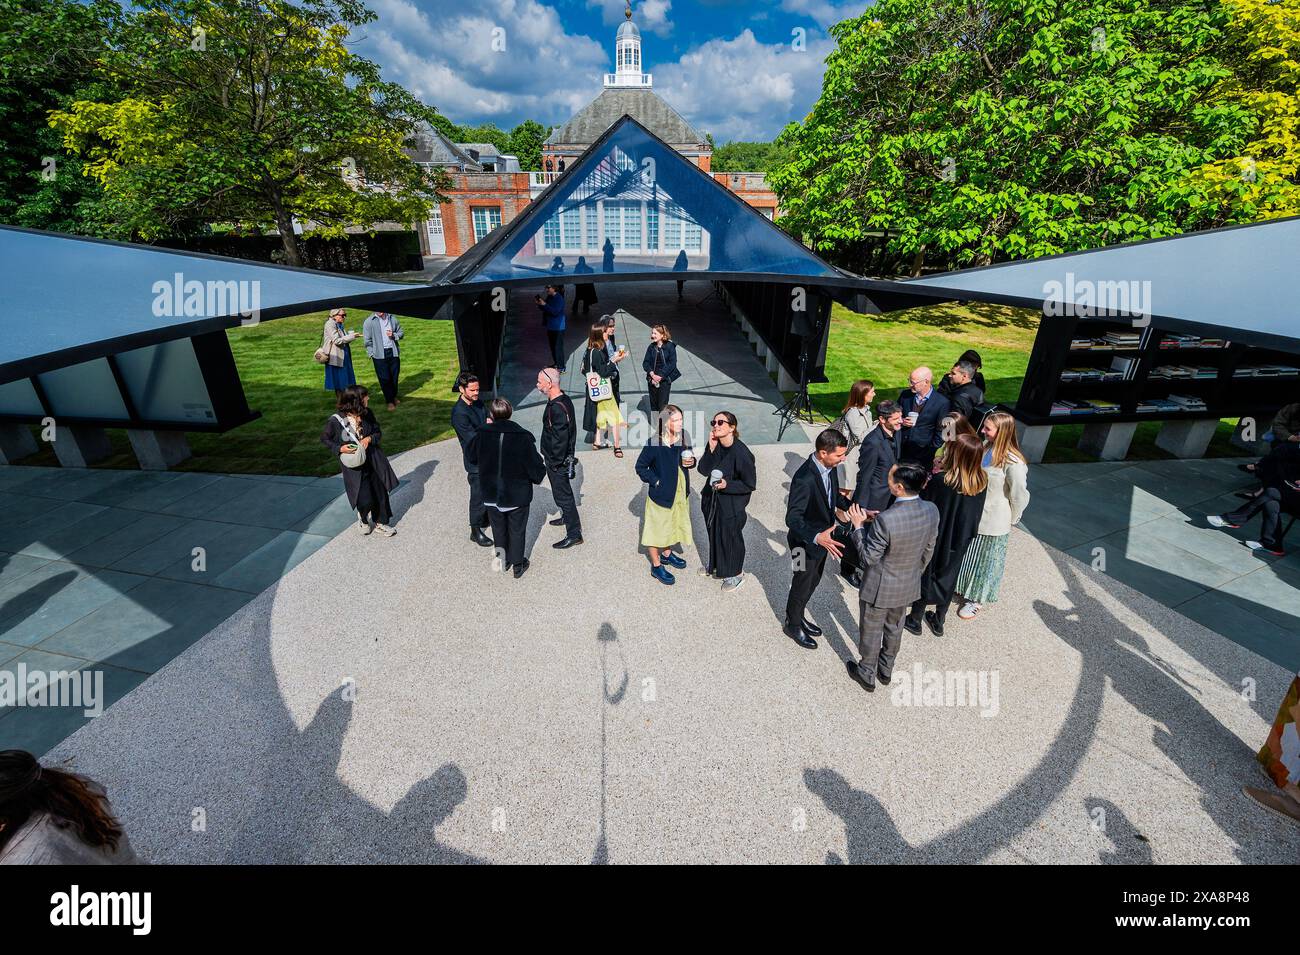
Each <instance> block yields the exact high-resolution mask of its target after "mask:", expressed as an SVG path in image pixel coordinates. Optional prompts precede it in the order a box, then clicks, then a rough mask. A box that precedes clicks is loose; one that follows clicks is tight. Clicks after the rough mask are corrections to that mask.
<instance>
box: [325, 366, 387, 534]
mask: <svg viewBox="0 0 1300 955" xmlns="http://www.w3.org/2000/svg"><path fill="white" fill-rule="evenodd" d="M369 405H370V392H369V390H368V389H367V388H366V387H365V386H364V385H353V386H352V387H350V388H346V389H344V391H343V396H342V397H341V398H339V405H338V413H337V414H333V415H330V419H329V421H327V422H325V430H324V431H322V432H321V436H320V440H321V444H323V445H325V447H327V448H329V449H330V450H331V451H333V452H334V454H336V455H337V456H338V458H339V468H340V470H341V471H342V472H343V489H344V490H345V491H346V492H347V495H348V503H349V504H351V505H352V508H353V510H355V511H356V512H357V516H358V519H359V520H358V524H357V529H358V530H360V531H361V533H362V534H369V533H370V532H371V531H372V530H374V531H379V533H381V534H383V535H384V536H385V537H392V536H393V535H394V534H396V533H397V530H396V528H394V527H393V526H392V524H391V521H392V519H393V509H392V505H391V504H390V502H389V497H388V495H389V492H390V491H392V490H393V488H395V487H397V483H398V482H397V475H396V474H394V473H393V468H392V465H390V464H389V463H388V457H387V456H386V455H385V454H384V452H383V451H382V450H380V448H379V438H380V435H381V434H382V433H383V432H382V431H381V430H380V428H379V422H378V421H376V420H375V415H374V413H373V412H372V411H371V410H370V407H369Z"/></svg>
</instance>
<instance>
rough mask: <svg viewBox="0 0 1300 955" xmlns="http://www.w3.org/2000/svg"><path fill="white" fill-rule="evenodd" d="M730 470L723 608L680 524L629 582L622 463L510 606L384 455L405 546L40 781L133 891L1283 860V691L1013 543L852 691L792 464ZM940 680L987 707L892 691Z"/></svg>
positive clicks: (407, 465)
mask: <svg viewBox="0 0 1300 955" xmlns="http://www.w3.org/2000/svg"><path fill="white" fill-rule="evenodd" d="M754 450H755V453H756V456H757V457H758V463H759V479H760V484H761V487H760V490H759V492H758V493H757V494H756V495H755V497H754V501H753V504H752V505H751V508H750V514H751V517H750V521H749V525H748V527H747V528H746V538H747V542H748V550H749V559H748V569H749V570H750V578H749V580H748V581H747V582H746V584H745V585H744V586H743V587H741V588H740V590H739V591H737V592H736V593H734V594H725V595H724V594H722V593H720V592H719V590H718V584H717V583H716V582H714V581H710V580H707V579H705V578H702V577H699V576H697V575H696V573H695V569H696V567H698V564H699V550H698V545H700V544H703V522H702V518H701V516H700V512H699V510H698V499H694V502H695V509H694V511H693V514H692V519H693V522H694V525H695V532H696V542H697V547H696V548H692V549H690V550H688V552H687V555H686V556H687V559H688V561H689V562H690V567H689V568H688V569H687V570H686V571H682V572H681V573H679V574H678V582H677V584H676V585H675V586H674V587H671V588H668V587H664V586H662V585H661V584H659V583H657V582H656V581H654V580H653V579H652V578H651V577H650V576H649V574H648V571H647V563H646V561H645V559H644V557H642V556H640V555H639V554H638V551H637V547H636V541H637V540H638V534H639V524H640V514H641V508H642V504H641V501H642V498H643V495H642V494H641V485H640V484H639V482H638V481H637V479H636V476H635V474H634V472H633V463H634V458H633V457H632V456H631V455H629V456H628V457H627V458H625V459H624V460H622V461H619V460H617V459H615V458H614V457H613V456H612V455H610V454H608V453H597V454H585V455H583V456H582V472H583V473H582V483H581V493H582V501H583V510H582V514H583V523H584V531H585V536H586V543H585V544H584V545H583V546H581V547H579V548H576V549H573V550H569V551H566V552H555V551H552V550H551V548H550V544H551V543H552V542H553V541H554V540H556V539H558V537H559V536H561V530H560V529H558V528H552V527H549V526H546V525H545V520H546V518H547V517H548V516H551V515H553V514H554V513H555V512H554V510H553V509H552V510H550V511H549V513H548V508H549V505H550V503H551V501H550V495H549V490H547V489H546V488H545V487H543V488H542V489H541V490H539V492H538V495H537V498H536V500H535V501H534V507H533V511H532V514H531V516H530V522H531V528H530V547H531V551H532V555H531V556H532V559H533V565H532V568H531V570H530V571H529V572H528V574H527V575H526V576H525V577H524V578H523V579H522V580H518V581H516V580H514V579H513V578H512V577H511V576H510V575H508V574H501V573H497V572H494V570H493V568H492V561H491V556H490V551H485V549H480V548H478V547H476V546H475V545H474V544H472V543H471V542H470V541H469V540H468V539H467V527H466V520H465V500H466V486H465V478H464V473H463V471H462V469H461V465H460V454H459V449H458V447H457V445H456V444H455V442H454V441H453V442H443V443H440V444H437V445H431V446H428V447H425V448H421V449H418V450H416V451H412V452H409V453H407V454H405V455H402V456H401V457H400V459H398V460H397V461H396V462H395V465H396V466H397V468H398V470H399V473H400V474H401V475H402V476H403V478H404V485H403V487H402V488H401V489H400V490H399V491H398V492H397V494H396V496H395V502H394V503H395V505H396V508H397V511H398V514H399V523H398V527H399V531H400V532H399V534H398V535H397V536H396V537H395V538H392V539H382V538H380V537H378V535H373V536H370V537H361V536H359V535H357V534H355V533H354V532H351V531H347V532H344V533H343V534H341V535H340V536H338V537H336V538H334V539H333V540H331V541H329V542H328V543H326V544H324V545H323V546H321V547H320V548H319V549H318V550H316V551H315V552H314V553H313V554H312V555H311V556H309V557H307V558H306V559H305V560H303V561H302V562H301V563H300V564H298V565H297V566H296V567H294V568H293V569H292V570H291V571H289V572H288V573H287V574H286V575H285V576H284V577H283V578H282V579H280V580H279V582H278V583H277V584H275V585H273V586H272V587H271V588H270V589H269V590H266V591H264V592H262V593H261V594H260V595H259V596H257V597H256V598H254V599H253V600H252V601H251V602H250V603H248V604H246V605H245V606H243V607H242V609H240V610H238V611H237V612H235V613H234V614H233V616H231V617H230V618H229V619H227V620H226V621H225V622H224V623H222V624H221V625H219V626H218V627H217V628H216V629H215V630H213V631H212V632H211V633H209V634H208V635H207V636H205V637H203V638H202V639H200V640H198V642H196V643H194V645H192V646H190V647H189V648H188V649H187V650H185V651H184V652H182V653H181V654H180V655H179V656H178V657H176V658H175V659H174V660H173V661H172V662H171V663H169V664H167V665H166V666H165V667H164V668H163V669H161V670H160V671H159V672H158V673H156V674H154V675H153V676H152V677H150V678H149V679H147V680H146V681H145V682H143V683H142V684H141V685H140V686H139V687H137V688H136V689H134V690H133V691H132V692H131V693H129V694H128V695H127V696H126V697H125V698H124V699H122V700H121V701H120V702H118V703H116V704H115V705H114V706H112V707H111V708H110V709H109V710H108V711H107V712H106V713H105V714H104V715H103V716H102V717H100V718H99V719H96V720H94V721H92V722H91V723H89V724H87V725H86V726H85V727H84V728H82V729H81V730H79V731H78V732H77V733H76V734H74V735H73V736H71V737H70V738H69V739H67V740H66V741H65V742H64V743H62V744H61V745H60V746H58V747H57V748H55V749H54V750H53V751H52V752H51V753H50V754H49V755H48V757H47V762H52V763H56V764H66V765H70V766H72V767H74V768H76V769H77V770H79V771H82V772H85V773H88V774H90V775H91V776H93V777H95V778H97V779H99V780H100V781H102V782H103V783H104V784H105V785H106V786H107V787H108V790H109V794H110V797H111V798H112V800H113V802H114V805H115V808H116V809H117V810H118V812H119V813H120V814H121V816H122V818H123V820H124V823H125V825H126V828H127V831H128V832H129V834H130V836H131V838H132V840H133V842H134V843H135V845H136V847H137V849H138V850H139V851H140V853H141V854H142V855H143V856H144V857H145V858H147V859H149V860H150V861H154V862H300V861H305V862H365V861H373V862H379V861H389V862H426V861H448V862H455V861H465V862H471V861H490V862H543V861H548V862H569V863H588V862H606V861H607V862H704V861H744V862H804V863H823V862H854V863H859V862H919V861H926V862H1071V863H1097V862H1102V863H1105V862H1160V863H1169V862H1198V863H1199V862H1233V861H1240V862H1275V863H1294V862H1295V861H1296V859H1297V858H1300V827H1295V826H1291V825H1289V824H1288V823H1286V822H1285V821H1282V820H1280V819H1278V818H1275V817H1273V816H1271V815H1269V814H1267V813H1264V812H1262V811H1261V810H1258V809H1257V808H1256V807H1255V806H1254V805H1253V804H1251V803H1250V802H1248V801H1247V800H1246V799H1245V797H1244V796H1242V795H1241V794H1240V789H1241V786H1242V785H1243V784H1245V783H1258V782H1260V781H1261V780H1262V779H1263V778H1264V777H1263V775H1262V773H1261V771H1260V769H1259V767H1258V765H1257V764H1256V763H1255V761H1254V754H1255V751H1256V750H1257V749H1258V748H1259V746H1260V745H1261V744H1262V743H1263V741H1264V738H1265V735H1266V733H1267V729H1268V724H1269V721H1270V720H1271V718H1272V716H1273V714H1274V712H1275V711H1276V707H1277V704H1278V701H1279V700H1280V699H1281V696H1282V694H1283V693H1284V691H1285V687H1286V685H1287V683H1288V682H1289V680H1290V678H1291V673H1290V672H1289V671H1288V670H1286V669H1284V668H1283V667H1281V666H1279V665H1277V664H1276V663H1273V662H1270V661H1269V660H1267V659H1265V658H1264V657H1261V656H1258V655H1256V654H1255V653H1254V652H1252V651H1251V650H1249V649H1246V648H1244V647H1242V646H1239V645H1238V644H1237V643H1234V642H1232V641H1230V640H1228V639H1226V638H1225V637H1223V636H1221V635H1219V634H1218V633H1215V632H1213V631H1211V630H1208V629H1206V628H1205V627H1203V626H1202V625H1200V624H1198V623H1195V622H1193V621H1192V620H1190V619H1188V618H1186V617H1184V616H1181V615H1180V614H1179V613H1177V612H1176V611H1174V610H1171V609H1169V608H1167V607H1166V606H1164V605H1162V604H1160V603H1157V602H1156V601H1155V600H1152V599H1150V598H1148V597H1146V596H1144V595H1142V594H1140V593H1137V592H1136V591H1133V590H1131V589H1129V588H1128V587H1126V586H1124V585H1123V584H1121V583H1118V582H1117V581H1115V580H1114V579H1112V578H1108V577H1106V576H1105V575H1104V574H1101V573H1098V572H1095V571H1093V570H1092V569H1091V568H1090V567H1089V565H1087V564H1084V563H1080V562H1079V561H1078V560H1076V559H1075V558H1074V557H1071V556H1068V555H1066V554H1064V553H1063V552H1061V551H1059V550H1057V549H1055V548H1053V547H1050V546H1048V545H1046V544H1044V543H1041V542H1040V541H1039V540H1037V539H1035V538H1034V537H1032V536H1030V535H1029V534H1028V533H1026V532H1024V531H1021V530H1016V531H1013V536H1012V542H1011V548H1010V555H1009V560H1008V571H1007V578H1006V583H1005V585H1004V589H1003V595H1002V600H1001V601H1000V602H999V603H998V604H996V605H993V606H991V607H989V608H988V609H987V610H986V612H985V613H984V615H983V616H982V617H981V618H980V619H979V620H978V621H976V622H972V623H965V622H962V621H959V620H957V619H956V618H955V615H952V616H951V617H950V620H951V621H952V623H951V624H950V625H949V628H948V635H947V636H945V637H944V638H943V639H936V638H934V637H933V636H931V635H930V634H929V633H928V631H927V632H926V633H925V634H924V635H923V636H922V637H912V636H911V635H907V636H906V637H905V641H904V644H903V649H902V652H901V654H900V658H899V661H898V670H897V678H896V680H895V686H894V687H893V688H891V690H889V691H886V690H885V689H883V688H882V689H881V690H878V691H877V692H876V693H875V694H874V695H873V696H868V695H867V694H865V693H864V692H863V691H862V690H861V689H860V688H859V687H858V686H857V685H856V684H855V683H853V682H851V681H850V680H849V679H848V677H847V676H846V674H845V671H844V665H843V663H842V662H841V661H842V659H844V658H846V657H847V656H848V655H849V654H850V652H852V648H853V646H854V643H855V635H856V619H857V601H856V594H855V593H852V592H851V591H850V590H849V589H848V588H847V586H845V585H843V584H841V583H840V582H839V581H838V579H836V578H832V577H828V578H827V579H826V580H824V581H823V583H822V586H821V588H820V589H819V591H818V593H817V595H816V597H815V598H814V603H813V604H812V606H811V612H812V614H813V616H814V617H815V619H816V620H817V621H818V622H819V623H820V624H821V625H822V626H823V628H824V629H825V630H826V636H825V638H824V639H823V640H821V641H820V642H821V644H822V645H821V647H820V648H819V649H818V650H816V651H815V652H809V651H805V650H802V649H800V648H799V647H797V646H795V645H794V644H793V643H792V642H791V641H790V640H788V639H787V638H785V637H784V636H783V635H782V634H781V631H780V628H779V625H778V621H777V611H778V608H781V607H783V605H784V600H785V594H786V589H787V587H788V583H789V570H788V559H787V558H786V556H785V553H784V524H783V513H784V501H785V493H786V485H787V484H788V481H789V476H790V475H791V474H792V473H793V471H794V469H795V468H796V467H797V466H798V464H799V463H800V461H801V460H802V457H803V454H805V453H806V447H800V446H791V445H788V444H787V445H763V446H758V447H755V448H754ZM1033 506H1034V505H1032V504H1031V511H1032V508H1033ZM1067 546H1068V545H1067ZM931 671H937V672H938V674H939V675H940V676H939V678H942V675H943V674H945V673H947V674H956V673H960V672H964V671H974V672H975V674H976V677H975V679H976V681H977V682H978V681H979V680H980V679H981V678H982V679H983V680H984V683H983V686H984V687H985V688H986V689H987V691H988V693H987V695H985V696H984V697H983V698H982V699H978V700H975V701H973V704H972V705H930V704H933V703H935V702H936V700H935V699H934V698H933V697H932V696H926V695H925V694H923V693H921V692H919V691H918V693H916V694H915V696H912V695H910V694H909V693H907V692H905V691H908V690H910V689H911V682H912V680H913V678H914V676H915V675H916V674H917V673H918V672H919V673H921V674H929V673H930V672H931ZM981 675H982V677H981ZM904 677H906V678H904ZM929 679H935V677H933V676H930V677H929ZM922 683H923V685H924V684H926V683H928V680H927V679H924V678H923V680H922ZM1243 686H1246V687H1247V688H1250V687H1253V690H1254V692H1253V695H1252V694H1250V693H1243ZM939 702H952V703H954V704H956V703H958V702H960V701H958V700H952V701H942V700H941V701H939ZM967 702H968V703H970V702H971V701H967Z"/></svg>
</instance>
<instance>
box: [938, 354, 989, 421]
mask: <svg viewBox="0 0 1300 955" xmlns="http://www.w3.org/2000/svg"><path fill="white" fill-rule="evenodd" d="M978 371H979V369H977V368H976V367H975V364H974V363H973V362H969V361H958V362H957V364H955V365H953V366H952V371H950V372H948V374H946V375H944V376H943V381H941V382H939V387H938V388H937V389H936V390H937V391H938V392H939V394H941V395H943V397H944V398H946V399H948V404H949V406H950V407H951V408H952V410H953V411H958V412H961V414H962V415H963V416H964V417H965V418H966V420H967V421H971V423H972V424H974V422H973V421H972V418H971V416H972V414H973V412H974V411H975V409H976V408H977V407H978V406H979V405H982V404H983V403H984V389H982V388H981V387H980V386H979V385H977V384H976V383H975V375H976V374H977V373H978Z"/></svg>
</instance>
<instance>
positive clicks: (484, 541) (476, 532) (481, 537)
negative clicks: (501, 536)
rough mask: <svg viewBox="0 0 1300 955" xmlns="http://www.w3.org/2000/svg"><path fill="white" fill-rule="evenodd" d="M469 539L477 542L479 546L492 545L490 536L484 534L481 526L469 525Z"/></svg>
mask: <svg viewBox="0 0 1300 955" xmlns="http://www.w3.org/2000/svg"><path fill="white" fill-rule="evenodd" d="M469 539H470V540H472V541H473V542H474V543H475V544H478V546H479V547H491V546H492V538H490V537H488V536H487V535H486V534H484V533H483V528H481V527H471V528H470V529H469Z"/></svg>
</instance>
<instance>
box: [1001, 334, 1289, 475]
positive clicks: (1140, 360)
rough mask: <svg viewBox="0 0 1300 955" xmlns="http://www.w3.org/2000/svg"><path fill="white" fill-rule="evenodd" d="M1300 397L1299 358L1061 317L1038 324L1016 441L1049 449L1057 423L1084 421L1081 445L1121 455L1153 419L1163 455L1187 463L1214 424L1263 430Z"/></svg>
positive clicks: (1217, 340) (1015, 411) (1242, 345)
mask: <svg viewBox="0 0 1300 955" xmlns="http://www.w3.org/2000/svg"><path fill="white" fill-rule="evenodd" d="M1297 352H1300V342H1298V343H1297ZM1297 399H1300V353H1293V352H1285V351H1278V350H1276V349H1271V348H1257V347H1254V346H1251V345H1248V344H1246V343H1243V342H1234V341H1231V340H1229V339H1228V338H1214V337H1212V336H1211V335H1209V334H1206V335H1194V334H1190V333H1185V332H1171V331H1169V330H1167V329H1161V328H1160V327H1158V326H1157V325H1155V324H1151V325H1148V326H1146V327H1142V328H1138V327H1134V325H1133V324H1132V322H1131V321H1125V320H1123V319H1099V318H1078V317H1075V316H1062V317H1048V318H1044V319H1043V321H1042V324H1041V325H1040V326H1039V330H1038V335H1037V337H1036V338H1035V339H1034V347H1033V350H1032V352H1031V353H1030V357H1029V365H1028V367H1027V368H1026V370H1025V380H1024V384H1023V385H1022V386H1021V390H1020V398H1019V400H1018V401H1017V402H1016V405H1015V406H1014V408H1013V409H1012V412H1013V414H1014V415H1015V417H1016V418H1017V420H1018V421H1019V422H1020V423H1021V428H1022V438H1023V437H1025V435H1024V431H1025V429H1035V431H1036V433H1035V434H1033V435H1031V436H1030V438H1031V440H1029V441H1028V442H1027V443H1029V444H1031V445H1041V446H1043V447H1045V446H1046V441H1047V436H1048V434H1050V429H1051V428H1052V427H1053V426H1055V425H1058V424H1082V425H1085V426H1089V427H1086V428H1085V436H1084V440H1083V441H1081V442H1080V446H1081V447H1084V448H1085V450H1090V451H1093V452H1094V453H1099V454H1100V456H1102V457H1105V458H1110V459H1117V458H1122V457H1123V456H1124V455H1125V453H1126V452H1127V448H1128V439H1129V438H1131V436H1132V428H1135V427H1136V426H1137V424H1139V423H1141V422H1143V421H1159V422H1165V423H1166V429H1165V430H1167V431H1168V432H1169V435H1170V436H1171V442H1172V444H1170V446H1169V447H1168V450H1171V451H1172V452H1173V453H1176V454H1179V456H1187V457H1193V456H1199V455H1200V454H1203V453H1204V445H1202V446H1201V447H1200V450H1199V451H1196V450H1195V445H1196V444H1197V442H1198V441H1199V438H1200V437H1201V436H1204V440H1205V443H1208V441H1209V435H1212V434H1213V432H1214V429H1215V427H1217V422H1218V421H1219V420H1220V419H1222V418H1238V417H1243V416H1253V417H1254V418H1255V419H1256V420H1257V421H1258V422H1259V427H1260V429H1261V430H1262V429H1263V428H1264V427H1266V426H1267V423H1268V421H1269V420H1271V418H1272V416H1273V414H1275V413H1276V412H1277V410H1278V408H1280V407H1282V405H1284V404H1287V403H1289V402H1291V401H1296V400H1297ZM1180 422H1184V423H1189V422H1190V423H1196V422H1201V423H1204V424H1202V425H1199V426H1197V427H1195V428H1190V427H1189V426H1186V425H1183V426H1180V425H1179V423H1180ZM1107 425H1131V426H1132V427H1130V428H1127V429H1125V428H1117V429H1111V428H1106V427H1105V426H1107ZM1043 429H1046V430H1043ZM1112 432H1113V433H1112ZM1163 437H1165V435H1164V433H1163V432H1162V438H1163ZM1157 443H1160V442H1159V441H1158V442H1157ZM1161 446H1162V447H1165V446H1166V445H1165V444H1161ZM1103 449H1104V450H1103ZM1184 451H1186V452H1187V453H1183V452H1184ZM1039 457H1041V453H1040V455H1039Z"/></svg>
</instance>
